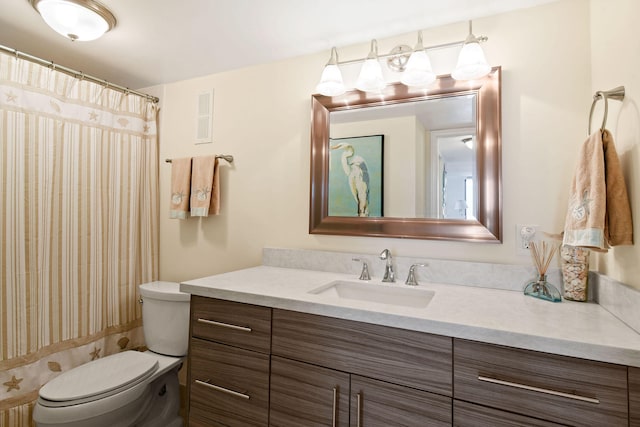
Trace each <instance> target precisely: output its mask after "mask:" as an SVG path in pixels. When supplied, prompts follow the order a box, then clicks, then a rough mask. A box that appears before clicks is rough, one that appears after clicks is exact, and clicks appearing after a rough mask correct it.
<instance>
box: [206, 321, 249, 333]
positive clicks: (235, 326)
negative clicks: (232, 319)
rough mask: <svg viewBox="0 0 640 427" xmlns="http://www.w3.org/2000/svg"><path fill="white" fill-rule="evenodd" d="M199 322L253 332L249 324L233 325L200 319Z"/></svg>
mask: <svg viewBox="0 0 640 427" xmlns="http://www.w3.org/2000/svg"><path fill="white" fill-rule="evenodd" d="M198 322H199V323H206V324H207V325H214V326H222V327H223V328H229V329H235V330H236V331H243V332H251V328H249V327H247V326H238V325H232V324H231V323H223V322H216V321H215V320H208V319H198Z"/></svg>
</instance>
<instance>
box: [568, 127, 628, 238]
mask: <svg viewBox="0 0 640 427" xmlns="http://www.w3.org/2000/svg"><path fill="white" fill-rule="evenodd" d="M563 244H565V245H570V246H581V247H588V248H593V249H596V250H598V249H599V250H602V251H606V250H607V249H608V248H609V247H611V246H617V245H631V244H633V223H632V219H631V208H630V206H629V198H628V195H627V187H626V184H625V182H624V177H623V175H622V169H621V167H620V160H619V159H618V154H617V153H616V149H615V145H614V143H613V137H612V136H611V133H610V132H609V131H608V130H604V131H600V130H597V131H596V132H594V133H593V134H591V135H590V136H589V137H588V138H587V140H586V141H585V142H584V144H583V145H582V148H581V149H580V154H579V158H578V165H577V167H576V170H575V173H574V175H573V180H572V183H571V189H570V194H569V209H568V210H567V215H566V218H565V226H564V238H563Z"/></svg>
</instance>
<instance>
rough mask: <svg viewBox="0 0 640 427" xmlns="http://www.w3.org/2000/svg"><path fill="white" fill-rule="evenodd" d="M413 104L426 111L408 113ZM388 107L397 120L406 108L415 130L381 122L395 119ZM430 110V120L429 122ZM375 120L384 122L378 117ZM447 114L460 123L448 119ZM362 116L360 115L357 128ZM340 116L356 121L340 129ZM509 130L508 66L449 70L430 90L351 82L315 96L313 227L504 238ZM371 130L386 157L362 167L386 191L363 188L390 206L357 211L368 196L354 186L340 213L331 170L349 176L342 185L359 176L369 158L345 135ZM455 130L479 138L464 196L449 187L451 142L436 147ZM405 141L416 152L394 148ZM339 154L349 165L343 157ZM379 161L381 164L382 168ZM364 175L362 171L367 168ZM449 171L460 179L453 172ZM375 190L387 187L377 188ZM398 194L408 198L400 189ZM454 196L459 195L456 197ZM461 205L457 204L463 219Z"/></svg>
mask: <svg viewBox="0 0 640 427" xmlns="http://www.w3.org/2000/svg"><path fill="white" fill-rule="evenodd" d="M425 101H426V102H425ZM461 102H463V104H461ZM423 105H424V107H423ZM427 105H428V106H427ZM461 105H462V107H460V106H461ZM445 106H447V107H446V108H445ZM423 108H426V110H424V111H423ZM452 108H453V110H452ZM443 109H444V110H447V109H448V111H455V114H453V115H454V116H458V115H460V114H459V113H461V112H462V113H464V114H462V115H469V116H470V117H471V119H470V120H471V121H470V122H469V121H468V120H462V121H461V120H457V119H456V120H449V119H446V118H445V117H450V115H449V116H448V115H447V114H448V113H444V112H443V111H442V110H443ZM407 110H414V111H422V112H420V113H415V112H414V113H412V114H408V113H406V111H407ZM392 111H393V112H392ZM425 111H426V112H425ZM352 113H353V114H352ZM389 115H392V116H394V117H396V118H394V120H395V123H396V127H398V126H397V124H398V123H400V122H399V121H398V120H400V119H398V118H397V117H400V116H402V118H401V119H402V120H405V122H404V123H409V125H408V126H401V127H400V128H401V129H405V130H406V129H411V128H412V127H413V130H415V132H413V131H412V135H413V136H410V137H407V136H406V135H405V134H399V133H397V132H396V133H394V132H393V131H391V130H386V128H385V127H384V126H383V127H380V126H382V125H381V122H380V121H378V120H381V121H386V120H388V119H389V118H390V116H389ZM421 116H424V117H423V118H424V120H426V121H425V122H422V121H421V120H422V118H421ZM345 117H346V118H345ZM407 117H409V119H408V120H409V121H407ZM373 120H376V122H375V125H374V124H373ZM434 120H435V121H434ZM447 120H449V121H450V122H451V123H445V122H447ZM354 122H358V124H357V126H356V125H353V123H354ZM341 123H350V124H349V126H347V127H346V128H345V127H344V126H345V125H340V126H342V127H338V125H339V124H341ZM345 129H351V130H345ZM355 129H357V130H355ZM501 131H502V129H501V68H500V67H494V68H493V69H492V70H491V73H490V74H489V75H487V76H486V77H484V78H483V79H480V80H474V81H456V80H454V79H452V78H451V77H450V76H448V75H446V76H440V77H438V79H437V81H436V82H434V83H433V84H432V85H430V86H429V88H428V90H426V91H425V90H424V89H416V88H410V87H407V86H405V85H403V84H400V83H396V84H390V85H388V86H387V87H386V88H385V89H384V90H383V92H382V93H381V94H369V93H365V92H360V91H357V90H352V91H349V92H346V93H345V94H344V95H341V96H335V97H327V96H323V95H313V96H312V123H311V185H310V210H309V233H311V234H331V235H343V236H373V237H396V238H413V239H430V240H458V241H469V242H488V243H491V242H493V243H499V242H502V165H501V161H502V142H501ZM370 135H376V136H379V135H382V136H383V139H384V150H383V153H382V155H381V156H382V157H381V158H379V159H378V158H374V159H373V161H372V162H370V163H371V164H373V165H374V167H371V166H370V167H369V169H370V170H369V169H364V168H362V169H364V176H365V177H368V178H370V179H373V177H375V178H376V179H377V180H378V182H381V184H379V187H381V189H375V188H374V187H373V186H372V187H371V189H369V188H367V187H365V188H366V190H367V192H366V193H362V194H365V195H366V197H369V196H371V198H372V203H373V199H374V198H375V197H378V198H379V199H380V200H384V203H382V202H381V201H378V202H376V203H379V204H381V208H380V211H379V212H377V213H370V212H369V210H368V209H367V210H365V209H358V207H357V206H358V205H359V204H361V203H359V202H358V197H360V200H362V197H363V196H358V194H356V189H355V187H356V185H355V184H354V185H353V187H354V189H353V194H352V197H353V198H354V201H353V206H354V208H353V209H354V210H353V212H352V213H349V214H346V215H345V214H344V213H338V214H330V212H339V211H337V210H335V209H334V208H333V207H332V206H333V205H335V204H336V203H337V202H336V201H335V200H338V197H339V190H338V189H337V188H334V187H330V184H329V183H330V176H331V177H332V182H336V181H335V180H336V179H339V178H333V176H335V175H336V174H342V175H343V177H342V180H343V181H344V183H343V184H340V185H344V186H346V185H348V183H351V184H353V183H354V181H353V176H351V178H350V177H349V170H348V169H349V168H351V169H354V168H355V167H356V166H358V167H359V168H360V167H361V166H364V165H363V164H362V163H364V161H363V158H362V156H358V155H357V154H356V153H355V152H354V149H353V146H352V145H348V144H346V143H344V140H345V139H346V138H349V139H353V140H356V139H360V137H366V136H370ZM416 135H417V136H416ZM447 137H448V138H449V139H451V138H453V139H454V140H456V139H457V141H458V142H459V143H460V144H468V143H469V142H471V143H472V144H473V147H472V151H473V157H472V160H470V161H469V162H470V165H471V169H472V171H473V172H467V177H466V179H465V180H464V182H465V190H464V191H465V192H464V193H463V192H461V191H460V190H459V189H458V187H460V186H461V185H462V184H461V182H462V181H460V183H457V184H456V186H457V187H456V189H455V191H457V193H456V194H457V195H456V196H454V195H453V193H454V188H453V187H451V188H449V187H447V181H448V178H447V170H453V169H454V167H453V166H451V165H453V160H452V161H451V162H450V163H449V165H450V166H449V167H448V168H449V169H447V164H446V162H447V161H443V158H444V157H446V156H447V155H446V154H444V153H445V151H444V148H442V151H441V149H440V148H439V147H440V146H437V145H436V144H439V143H438V142H437V141H440V139H442V141H444V140H445V139H446V138H447ZM339 140H340V141H339ZM407 141H408V142H407ZM401 145H405V146H406V145H408V146H410V147H412V148H411V149H410V151H409V152H403V153H398V152H396V151H394V150H395V149H396V147H399V146H401ZM461 146H462V145H460V147H461ZM346 147H348V148H346ZM442 147H444V145H443V146H442ZM338 156H339V157H340V159H341V161H342V164H340V163H339V162H338V159H337V157H338ZM356 159H359V160H358V161H356ZM394 162H395V163H394ZM332 163H333V166H332ZM336 165H337V166H336ZM420 165H422V166H423V168H422V169H421V167H420ZM341 166H342V167H341ZM375 167H377V168H378V169H380V170H379V171H377V172H376V171H374V170H373V169H374V168H375ZM343 169H344V170H343ZM358 173H359V175H360V176H363V172H362V170H361V169H359V170H358ZM332 174H333V175H332ZM377 174H380V176H379V177H378V175H377ZM449 176H450V177H453V175H452V174H449ZM382 177H383V178H382ZM350 179H351V181H350ZM449 180H450V181H451V180H452V178H449ZM332 185H334V186H335V184H332ZM345 188H347V187H345ZM358 188H360V189H361V190H362V188H361V187H358ZM340 191H342V193H343V194H342V197H347V196H346V194H347V193H348V191H346V190H344V189H342V190H340ZM375 191H377V192H379V193H380V194H377V195H376V194H374V192H375ZM460 194H465V195H466V196H465V197H462V196H460ZM398 195H400V196H403V197H396V196H398ZM407 195H408V196H407ZM404 196H407V197H404ZM452 197H455V198H456V200H455V203H454V202H453V199H452ZM402 198H404V199H407V200H408V204H409V207H408V208H405V207H401V206H400V205H402V204H403V203H401V202H400V199H402ZM376 200H377V199H376ZM452 212H454V213H452ZM455 212H458V213H457V217H456V214H455Z"/></svg>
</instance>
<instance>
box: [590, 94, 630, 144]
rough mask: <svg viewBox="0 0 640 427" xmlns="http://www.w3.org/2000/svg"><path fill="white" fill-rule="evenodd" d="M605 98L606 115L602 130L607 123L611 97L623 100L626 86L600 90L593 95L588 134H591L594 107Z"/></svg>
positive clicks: (603, 119) (603, 118)
mask: <svg viewBox="0 0 640 427" xmlns="http://www.w3.org/2000/svg"><path fill="white" fill-rule="evenodd" d="M601 99H604V116H603V117H602V126H601V127H600V131H604V129H605V126H606V124H607V114H609V103H608V100H609V99H614V100H616V101H622V100H623V99H624V86H618V87H616V88H613V89H611V90H599V91H597V92H596V93H595V95H593V102H592V103H591V111H590V112H589V129H587V135H590V134H591V119H592V117H593V109H594V108H595V106H596V103H597V102H598V101H599V100H601Z"/></svg>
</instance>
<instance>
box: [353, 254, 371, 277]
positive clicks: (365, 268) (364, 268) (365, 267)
mask: <svg viewBox="0 0 640 427" xmlns="http://www.w3.org/2000/svg"><path fill="white" fill-rule="evenodd" d="M352 260H353V261H357V262H361V263H362V272H361V273H360V277H359V279H360V280H371V275H370V274H369V264H367V260H364V259H360V258H352Z"/></svg>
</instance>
